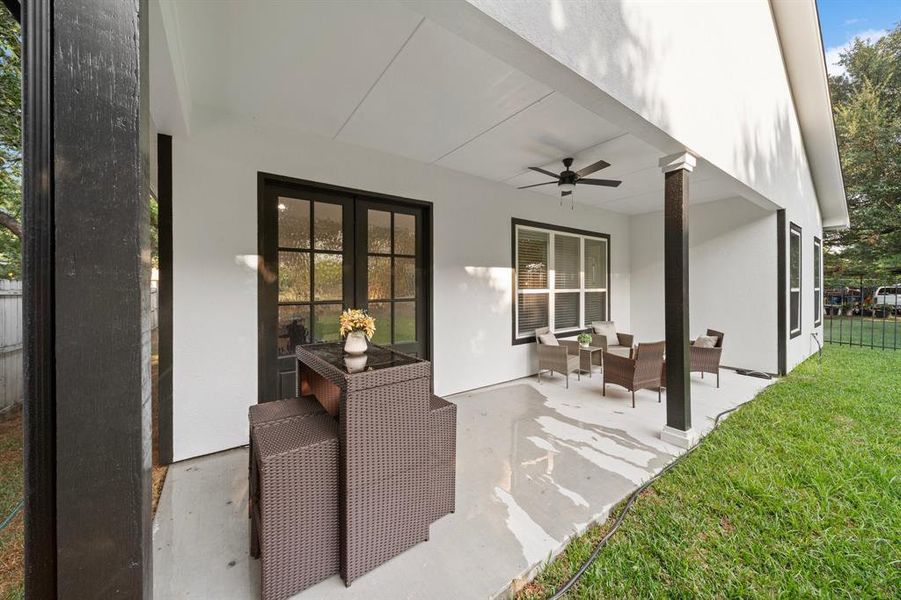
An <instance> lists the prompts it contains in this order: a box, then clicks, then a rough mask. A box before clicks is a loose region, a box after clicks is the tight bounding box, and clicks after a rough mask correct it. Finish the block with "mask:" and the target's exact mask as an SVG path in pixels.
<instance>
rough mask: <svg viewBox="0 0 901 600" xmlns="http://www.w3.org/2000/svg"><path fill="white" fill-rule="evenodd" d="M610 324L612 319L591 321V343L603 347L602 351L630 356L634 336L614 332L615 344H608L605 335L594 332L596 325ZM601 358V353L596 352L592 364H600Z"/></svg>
mask: <svg viewBox="0 0 901 600" xmlns="http://www.w3.org/2000/svg"><path fill="white" fill-rule="evenodd" d="M607 323H610V324H612V323H613V321H593V322H592V323H591V332H590V334H591V345H592V346H595V347H597V348H603V349H604V352H610V353H611V354H619V355H620V356H626V357H628V356H631V354H632V344H634V343H635V336H633V335H630V334H628V333H620V332H618V331H617V332H616V339H617V342H618V343H616V344H610V343H609V341H608V340H607V336H605V335H601V334H598V333H594V331H595V329H594V328H595V326H596V325H602V324H607ZM602 359H603V353H601V354H598V355H597V356H596V358H595V359H594V364H601V363H602Z"/></svg>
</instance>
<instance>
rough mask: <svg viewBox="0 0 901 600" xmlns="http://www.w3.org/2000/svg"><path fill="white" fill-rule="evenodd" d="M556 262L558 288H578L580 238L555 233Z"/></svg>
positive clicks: (555, 278)
mask: <svg viewBox="0 0 901 600" xmlns="http://www.w3.org/2000/svg"><path fill="white" fill-rule="evenodd" d="M554 263H555V264H554V270H555V275H554V282H555V285H556V286H557V289H558V290H559V289H578V287H579V238H577V237H572V236H568V235H560V234H557V235H555V236H554ZM577 305H578V303H577Z"/></svg>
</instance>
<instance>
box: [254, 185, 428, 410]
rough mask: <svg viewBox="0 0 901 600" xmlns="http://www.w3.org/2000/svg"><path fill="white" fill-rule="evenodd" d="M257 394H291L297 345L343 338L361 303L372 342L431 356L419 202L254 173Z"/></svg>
mask: <svg viewBox="0 0 901 600" xmlns="http://www.w3.org/2000/svg"><path fill="white" fill-rule="evenodd" d="M260 186H261V193H260V205H259V223H258V236H259V246H260V255H261V261H260V265H259V274H258V275H259V276H258V281H259V290H258V291H259V361H260V363H259V376H260V384H259V401H261V402H264V401H268V400H276V399H279V398H289V397H293V396H294V395H296V387H297V382H296V375H295V358H294V349H295V348H296V347H297V346H298V345H301V344H310V343H317V342H330V341H339V340H340V336H339V334H338V316H339V315H340V314H341V311H342V310H344V309H345V308H366V309H368V310H369V312H370V314H372V316H373V317H375V320H376V332H375V336H374V337H373V340H372V341H373V342H374V343H376V344H381V345H385V346H391V347H395V348H397V349H399V350H401V351H403V352H408V353H411V354H415V355H417V356H422V357H424V358H428V356H429V348H430V344H429V333H430V332H429V321H428V314H429V298H428V291H429V285H428V282H429V279H430V271H431V259H430V254H429V253H427V251H426V250H427V249H429V247H430V246H429V245H427V241H428V240H427V239H426V238H427V234H428V230H427V227H426V226H425V220H426V217H427V216H428V217H430V214H426V213H427V212H428V211H429V208H428V207H426V206H423V205H422V204H421V203H412V202H410V203H407V202H403V201H400V200H385V199H374V198H371V197H368V196H365V195H363V194H361V193H359V192H355V191H351V190H340V189H332V188H329V189H321V188H319V187H315V186H308V185H295V184H291V183H287V182H284V181H281V180H280V179H276V180H273V179H269V178H262V177H261V181H260Z"/></svg>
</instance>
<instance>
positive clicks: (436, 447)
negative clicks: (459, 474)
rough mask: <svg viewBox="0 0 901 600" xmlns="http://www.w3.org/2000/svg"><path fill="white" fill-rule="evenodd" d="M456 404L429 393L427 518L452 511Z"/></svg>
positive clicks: (434, 519) (432, 520) (454, 473)
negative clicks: (430, 397) (430, 395)
mask: <svg viewBox="0 0 901 600" xmlns="http://www.w3.org/2000/svg"><path fill="white" fill-rule="evenodd" d="M456 471H457V405H456V404H453V403H452V402H448V401H447V400H445V399H444V398H439V397H438V396H432V400H431V403H430V405H429V502H428V515H429V521H430V522H432V523H434V522H435V521H437V520H438V519H439V518H441V517H443V516H444V515H446V514H450V513H452V512H454V486H455V483H456Z"/></svg>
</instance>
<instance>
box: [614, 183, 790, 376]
mask: <svg viewBox="0 0 901 600" xmlns="http://www.w3.org/2000/svg"><path fill="white" fill-rule="evenodd" d="M689 189H690V188H689ZM630 228H631V233H630V238H631V240H632V245H631V259H632V278H631V303H632V308H631V313H632V330H633V331H632V333H634V334H635V335H636V336H637V339H638V340H641V341H652V340H662V339H663V338H664V336H665V334H664V324H665V315H664V304H663V287H664V278H663V213H661V212H657V213H651V214H646V215H636V216H634V217H632V218H631V223H630ZM689 323H690V326H691V331H690V333H691V337H692V338H695V337H697V336H698V335H701V334H703V333H705V331H706V330H707V329H708V328H710V329H716V330H718V331H723V332H724V333H726V342H725V344H724V350H723V357H722V364H724V365H728V366H731V367H743V368H751V369H756V370H760V371H765V372H769V373H775V372H776V370H777V364H776V343H777V340H776V215H775V213H773V212H768V211H765V210H763V209H761V208H759V207H757V206H755V205H753V204H751V203H750V202H747V201H746V200H743V199H741V198H730V199H726V200H719V201H716V202H708V203H705V204H700V205H694V206H691V207H690V208H689Z"/></svg>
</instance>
